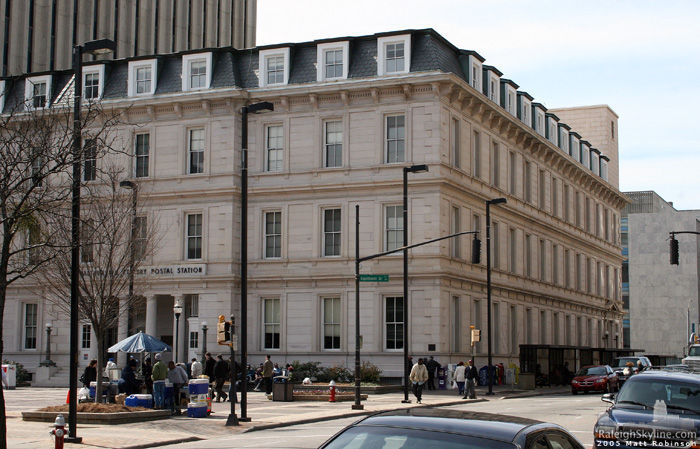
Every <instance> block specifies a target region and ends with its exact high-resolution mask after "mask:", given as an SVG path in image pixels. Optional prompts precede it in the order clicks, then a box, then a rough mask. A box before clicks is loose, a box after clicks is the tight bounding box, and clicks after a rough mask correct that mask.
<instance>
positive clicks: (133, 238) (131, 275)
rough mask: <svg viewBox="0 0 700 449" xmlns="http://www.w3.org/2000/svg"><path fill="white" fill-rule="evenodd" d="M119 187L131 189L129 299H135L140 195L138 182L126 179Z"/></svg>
mask: <svg viewBox="0 0 700 449" xmlns="http://www.w3.org/2000/svg"><path fill="white" fill-rule="evenodd" d="M119 187H122V188H124V189H129V190H131V238H130V240H129V301H133V299H134V264H135V263H136V262H135V261H136V200H137V197H138V190H139V187H138V184H136V183H135V182H133V181H129V180H124V181H121V182H119Z"/></svg>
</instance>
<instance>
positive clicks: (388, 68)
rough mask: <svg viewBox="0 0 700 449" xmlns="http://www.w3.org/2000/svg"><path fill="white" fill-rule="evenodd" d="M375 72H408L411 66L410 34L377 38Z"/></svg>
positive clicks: (385, 73) (386, 73) (380, 73)
mask: <svg viewBox="0 0 700 449" xmlns="http://www.w3.org/2000/svg"><path fill="white" fill-rule="evenodd" d="M377 55H378V57H377V74H378V75H379V76H382V75H394V74H398V73H408V72H409V70H410V67H411V35H410V34H404V35H401V36H387V37H380V38H378V39H377Z"/></svg>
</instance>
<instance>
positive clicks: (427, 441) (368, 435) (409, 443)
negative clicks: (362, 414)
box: [326, 426, 515, 449]
mask: <svg viewBox="0 0 700 449" xmlns="http://www.w3.org/2000/svg"><path fill="white" fill-rule="evenodd" d="M428 447H439V448H440V449H462V448H467V449H470V448H472V449H479V448H486V449H498V448H505V449H515V446H514V445H513V444H510V443H506V442H503V441H494V440H488V439H485V438H479V437H473V436H468V435H458V434H453V433H445V432H434V431H429V430H419V429H407V428H404V427H376V426H357V427H351V428H349V429H347V430H346V431H345V432H343V433H341V434H340V435H338V436H337V437H336V438H335V439H334V440H333V441H331V442H330V443H329V444H328V445H327V446H326V448H328V449H425V448H428Z"/></svg>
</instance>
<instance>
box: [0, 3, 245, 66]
mask: <svg viewBox="0 0 700 449" xmlns="http://www.w3.org/2000/svg"><path fill="white" fill-rule="evenodd" d="M256 5H257V0H117V1H114V0H2V1H0V17H2V18H3V20H0V59H1V63H2V67H1V72H0V75H1V76H11V75H21V74H25V73H38V72H46V71H54V70H65V69H70V68H71V67H72V62H71V61H72V59H71V58H72V49H73V46H74V45H82V44H83V43H84V42H88V41H92V40H96V39H103V38H107V39H111V40H113V41H114V42H116V44H117V55H116V57H117V58H129V57H134V56H143V55H157V54H168V53H176V52H182V51H187V50H195V49H201V48H210V47H228V46H233V47H235V48H248V47H253V46H255V24H256V20H257V19H256V17H257V12H256V7H257V6H256ZM76 23H77V27H76V26H75V25H74V24H76Z"/></svg>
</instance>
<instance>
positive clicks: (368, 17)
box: [257, 0, 700, 210]
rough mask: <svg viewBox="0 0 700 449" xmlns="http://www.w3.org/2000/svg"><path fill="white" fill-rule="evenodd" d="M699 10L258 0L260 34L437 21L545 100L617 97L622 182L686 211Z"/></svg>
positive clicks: (696, 151) (596, 2)
mask: <svg viewBox="0 0 700 449" xmlns="http://www.w3.org/2000/svg"><path fill="white" fill-rule="evenodd" d="M699 19H700V1H696V0H664V1H660V0H656V1H650V0H585V1H584V0H577V1H570V0H556V1H555V0H537V1H535V0H479V1H474V0H432V1H429V0H401V1H398V0H395V1H389V0H343V1H340V0H258V33H257V44H258V45H267V44H276V43H286V42H307V41H312V40H316V39H323V38H329V37H339V36H363V35H367V34H374V33H378V32H382V31H396V30H403V29H420V28H433V29H435V30H436V31H437V32H438V33H440V34H441V35H442V36H443V37H444V38H445V39H447V40H448V41H450V42H451V43H452V44H454V45H455V46H456V47H458V48H461V49H465V50H474V51H476V52H478V53H479V54H480V55H481V56H483V57H484V58H486V64H488V65H493V66H495V67H497V68H498V69H499V70H500V71H501V72H503V76H504V77H505V78H508V79H512V80H513V81H515V82H516V83H517V84H519V85H520V89H521V90H524V91H527V92H528V93H529V94H530V95H532V96H533V97H535V101H537V102H540V103H542V104H544V105H545V106H546V107H548V108H558V107H573V106H584V105H597V104H607V105H609V106H610V107H611V108H612V110H613V111H615V112H616V113H617V114H618V115H619V116H620V120H619V135H620V139H619V145H620V190H622V191H634V190H654V191H656V192H657V193H658V194H659V195H661V196H662V197H663V198H664V199H665V200H666V201H671V202H673V203H674V205H675V207H676V208H677V209H679V210H686V209H700V135H699V133H698V131H700V123H698V122H699V121H700V114H699V113H698V108H699V107H700V23H698V20H699ZM584 137H585V136H584Z"/></svg>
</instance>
